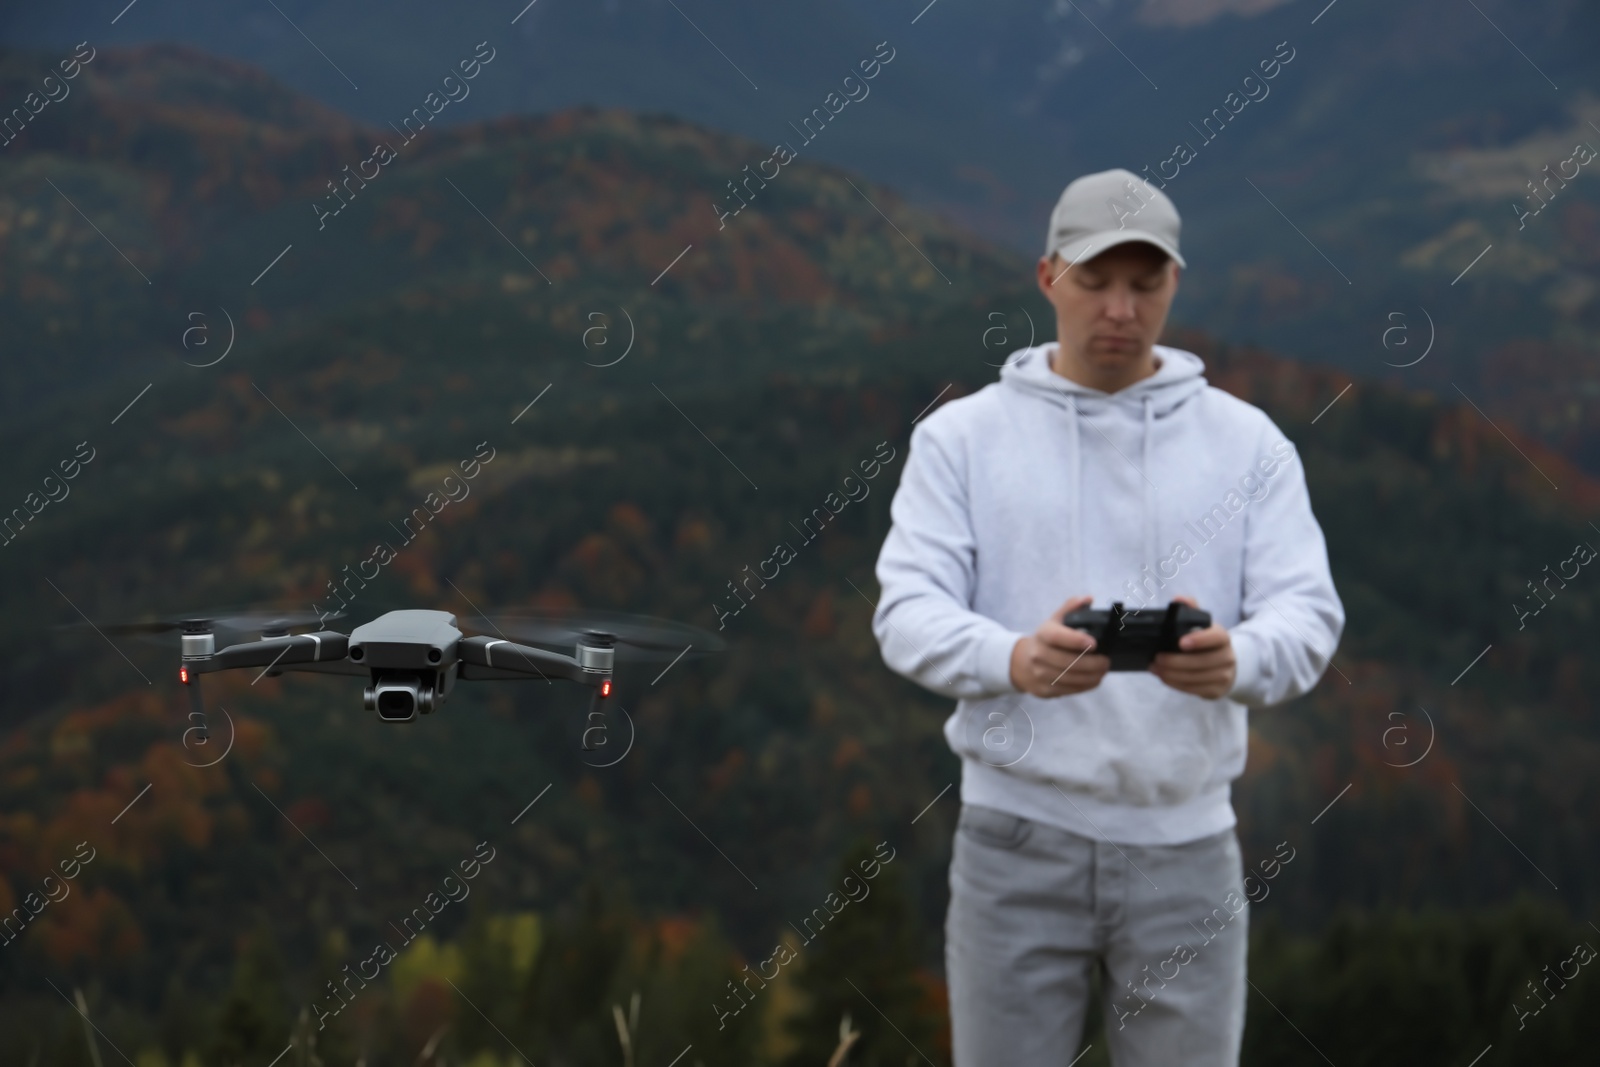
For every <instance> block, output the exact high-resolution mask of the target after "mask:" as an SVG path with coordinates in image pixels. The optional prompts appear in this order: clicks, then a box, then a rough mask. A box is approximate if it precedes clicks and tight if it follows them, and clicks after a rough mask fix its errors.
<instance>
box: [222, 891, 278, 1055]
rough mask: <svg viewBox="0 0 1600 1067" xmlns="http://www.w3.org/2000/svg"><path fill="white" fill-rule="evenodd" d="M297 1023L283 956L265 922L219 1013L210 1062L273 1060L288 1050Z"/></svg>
mask: <svg viewBox="0 0 1600 1067" xmlns="http://www.w3.org/2000/svg"><path fill="white" fill-rule="evenodd" d="M290 1022H291V1017H290V1011H289V997H288V993H287V991H286V988H285V971H284V965H283V957H282V956H281V955H279V953H278V946H277V943H276V942H275V940H274V939H273V936H272V931H271V929H270V928H268V927H267V926H266V925H265V924H264V923H263V924H261V925H258V926H257V927H256V929H255V930H254V931H252V932H251V933H250V934H249V935H247V936H246V937H245V938H244V941H243V943H242V944H241V945H240V949H239V956H238V959H237V961H236V962H235V963H234V968H233V984H232V986H231V987H230V988H229V990H228V995H227V998H226V999H225V1000H224V1001H223V1003H222V1008H221V1009H220V1011H219V1012H218V1016H217V1025H216V1031H215V1033H214V1034H213V1035H212V1039H211V1043H210V1047H209V1048H208V1050H207V1054H206V1061H207V1062H208V1063H215V1064H218V1065H219V1067H233V1065H234V1064H242V1063H245V1062H247V1061H248V1062H251V1063H254V1062H256V1061H257V1060H259V1059H260V1057H261V1055H262V1054H263V1053H265V1054H267V1058H268V1059H271V1058H272V1057H273V1056H275V1055H277V1054H278V1053H279V1052H281V1051H283V1046H284V1044H285V1043H286V1042H287V1041H288V1034H289V1026H290Z"/></svg>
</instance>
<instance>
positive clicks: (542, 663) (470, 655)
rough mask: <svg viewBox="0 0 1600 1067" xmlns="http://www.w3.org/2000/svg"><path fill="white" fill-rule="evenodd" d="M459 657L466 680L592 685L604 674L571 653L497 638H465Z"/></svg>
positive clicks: (459, 646)
mask: <svg viewBox="0 0 1600 1067" xmlns="http://www.w3.org/2000/svg"><path fill="white" fill-rule="evenodd" d="M456 656H457V657H458V659H459V660H460V663H461V667H460V675H459V676H460V678H461V679H462V680H463V681H471V680H482V679H489V678H525V679H539V678H543V679H544V680H546V681H550V680H553V679H555V678H565V679H567V680H568V681H573V682H584V683H585V684H588V685H599V684H600V675H598V674H596V672H594V671H586V670H584V669H583V668H582V667H580V666H579V665H578V661H577V660H575V659H573V658H572V657H571V656H563V655H562V654H561V653H559V652H549V651H546V650H545V649H542V648H534V647H532V646H530V645H519V644H517V643H516V642H514V641H504V640H500V639H499V638H494V637H484V636H481V635H479V636H474V637H463V638H462V639H461V641H460V643H459V644H457V646H456Z"/></svg>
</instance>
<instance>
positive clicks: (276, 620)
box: [73, 608, 342, 636]
mask: <svg viewBox="0 0 1600 1067" xmlns="http://www.w3.org/2000/svg"><path fill="white" fill-rule="evenodd" d="M341 616H342V613H341V612H334V613H331V614H328V615H319V614H317V613H316V612H314V611H286V610H284V609H281V608H277V609H274V608H266V609H254V608H217V609H213V610H202V611H193V612H188V613H186V614H183V615H167V616H165V617H162V618H157V619H142V620H138V621H135V622H116V623H110V624H109V625H105V626H101V627H100V629H101V630H103V631H105V632H106V633H112V634H159V633H168V632H172V631H183V630H188V631H190V632H199V631H203V630H231V631H234V632H236V633H260V634H265V635H267V636H273V635H277V634H286V633H288V632H289V631H290V630H295V629H299V628H301V627H304V626H316V625H321V624H322V623H323V622H325V621H326V620H328V619H337V618H340V617H341ZM73 625H77V626H82V625H83V624H82V623H77V624H73Z"/></svg>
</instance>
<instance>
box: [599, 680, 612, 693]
mask: <svg viewBox="0 0 1600 1067" xmlns="http://www.w3.org/2000/svg"><path fill="white" fill-rule="evenodd" d="M600 695H601V696H603V697H608V696H610V695H611V679H610V678H607V679H606V680H605V681H603V682H601V683H600Z"/></svg>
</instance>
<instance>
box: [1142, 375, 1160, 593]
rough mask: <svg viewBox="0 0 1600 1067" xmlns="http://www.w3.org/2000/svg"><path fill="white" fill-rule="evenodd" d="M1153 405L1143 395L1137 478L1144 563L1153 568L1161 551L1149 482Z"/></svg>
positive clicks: (1150, 482)
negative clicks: (1141, 445)
mask: <svg viewBox="0 0 1600 1067" xmlns="http://www.w3.org/2000/svg"><path fill="white" fill-rule="evenodd" d="M1154 417H1155V416H1154V405H1153V404H1152V403H1151V400H1150V394H1149V393H1146V394H1145V395H1144V451H1143V453H1142V454H1141V455H1140V457H1139V466H1140V471H1139V476H1140V477H1141V478H1143V479H1144V530H1145V533H1144V549H1145V558H1144V561H1143V562H1144V563H1146V564H1148V565H1149V566H1150V567H1152V568H1154V567H1155V565H1156V557H1157V554H1158V553H1159V552H1160V551H1161V549H1160V548H1159V547H1158V546H1157V545H1156V517H1155V507H1156V503H1155V498H1154V494H1155V484H1154V483H1153V482H1152V481H1151V480H1150V437H1151V431H1152V430H1153V429H1154V423H1153V422H1152V420H1153V419H1154Z"/></svg>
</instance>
